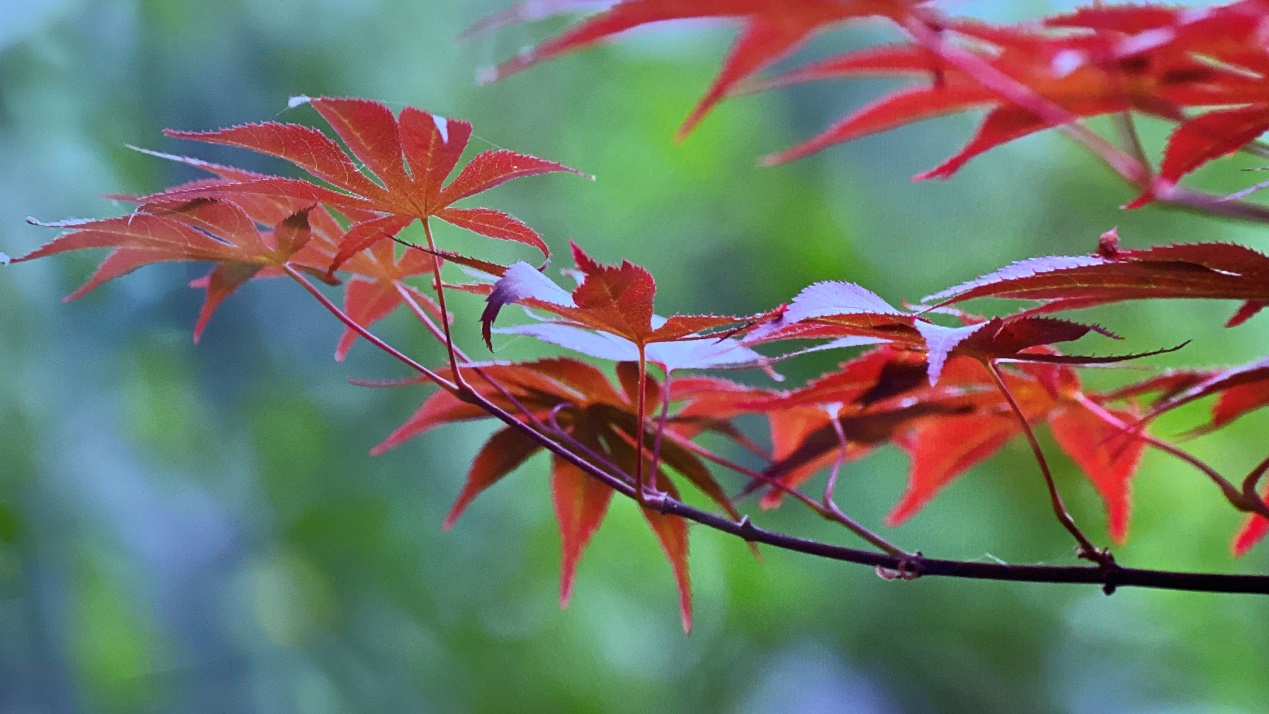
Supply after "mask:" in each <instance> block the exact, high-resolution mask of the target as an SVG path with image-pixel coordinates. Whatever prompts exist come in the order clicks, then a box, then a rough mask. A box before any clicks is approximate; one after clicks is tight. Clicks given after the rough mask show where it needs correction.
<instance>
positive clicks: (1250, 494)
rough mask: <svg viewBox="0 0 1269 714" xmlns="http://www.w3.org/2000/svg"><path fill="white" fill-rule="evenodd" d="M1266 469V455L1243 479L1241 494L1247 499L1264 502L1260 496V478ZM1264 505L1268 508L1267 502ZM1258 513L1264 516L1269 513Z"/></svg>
mask: <svg viewBox="0 0 1269 714" xmlns="http://www.w3.org/2000/svg"><path fill="white" fill-rule="evenodd" d="M1266 471H1269V457H1266V458H1265V460H1264V461H1261V462H1260V464H1259V465H1257V466H1256V468H1254V469H1252V470H1251V473H1249V474H1247V478H1245V479H1243V495H1244V496H1246V497H1247V498H1248V499H1250V500H1252V501H1258V502H1260V503H1261V504H1264V503H1265V502H1264V499H1262V498H1261V497H1260V480H1261V479H1262V478H1264V476H1265V472H1266ZM1265 506H1266V509H1269V504H1265ZM1260 515H1262V516H1264V517H1265V518H1269V513H1263V512H1262V513H1261V514H1260Z"/></svg>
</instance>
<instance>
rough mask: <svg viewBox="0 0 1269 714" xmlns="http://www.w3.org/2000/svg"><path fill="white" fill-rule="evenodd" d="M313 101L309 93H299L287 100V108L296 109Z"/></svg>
mask: <svg viewBox="0 0 1269 714" xmlns="http://www.w3.org/2000/svg"><path fill="white" fill-rule="evenodd" d="M311 101H313V98H312V97H310V96H308V95H307V94H297V95H295V96H294V97H291V98H290V99H288V100H286V108H287V109H294V108H296V107H302V106H304V105H305V104H308V103H309V102H311Z"/></svg>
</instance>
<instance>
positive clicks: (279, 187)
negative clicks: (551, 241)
mask: <svg viewBox="0 0 1269 714" xmlns="http://www.w3.org/2000/svg"><path fill="white" fill-rule="evenodd" d="M301 102H302V103H307V104H311V105H312V106H313V108H314V109H316V110H317V112H318V113H319V114H321V115H322V117H323V118H324V119H326V121H327V122H328V123H329V124H330V126H331V128H333V129H334V130H335V133H336V134H337V135H338V136H339V138H340V139H341V140H343V142H344V144H345V145H346V146H347V147H348V148H347V152H345V150H344V149H343V148H341V147H340V145H339V144H337V143H336V142H335V141H334V140H332V139H330V138H329V137H327V136H326V135H325V134H323V133H322V132H320V131H318V130H316V129H313V128H311V127H307V126H302V125H299V124H283V123H278V122H265V123H261V124H248V125H244V126H238V127H233V128H229V129H221V130H218V131H210V132H184V131H171V130H169V131H167V132H166V133H167V134H168V135H169V136H173V137H176V138H180V139H191V140H194V141H203V142H208V143H213V144H225V145H228V146H237V147H241V148H244V149H250V150H252V151H256V152H258V153H262V154H268V155H270V156H276V157H279V158H282V159H285V160H287V161H289V162H291V163H292V164H295V165H296V166H298V167H300V168H302V169H304V170H305V171H307V172H308V173H309V174H311V175H312V176H313V177H314V178H317V179H320V180H321V181H323V182H325V183H328V184H330V185H331V186H334V187H335V189H338V190H332V189H330V188H327V187H325V186H322V185H318V184H315V183H311V182H309V181H301V180H297V179H290V178H279V177H261V178H253V179H251V180H247V181H242V182H236V183H228V184H226V183H217V184H215V185H212V186H192V187H189V186H187V187H179V188H177V189H175V190H172V191H168V192H165V194H163V196H164V197H166V198H167V199H169V200H170V199H171V198H173V197H184V196H187V195H189V194H191V193H193V194H203V195H208V194H210V195H226V194H230V195H232V194H241V193H247V194H255V195H264V196H285V197H289V198H294V199H299V200H304V201H308V202H310V203H315V202H320V203H323V204H325V205H327V206H329V207H331V208H334V209H336V210H339V211H341V212H343V213H344V214H345V215H348V216H350V217H354V218H355V219H356V223H355V224H354V225H353V226H352V227H351V228H350V229H349V230H348V232H347V234H346V235H345V236H344V238H343V240H342V241H341V243H340V245H339V250H338V252H337V254H336V256H335V259H334V261H333V263H332V265H331V270H334V269H335V268H337V267H339V266H340V265H341V264H342V263H343V262H344V261H346V260H347V259H349V258H350V257H351V256H353V255H355V254H356V253H358V252H360V251H361V250H362V249H364V248H366V247H367V246H370V245H372V244H374V243H376V242H378V241H382V240H387V239H388V238H389V237H390V236H393V235H396V233H397V232H398V231H400V230H401V229H402V228H404V227H405V226H407V225H409V224H410V223H411V222H413V221H414V220H415V219H418V220H421V221H424V222H425V224H426V221H427V220H428V219H429V218H432V217H435V218H438V219H440V220H442V221H445V222H447V223H452V224H453V225H456V226H458V227H460V228H465V229H467V230H470V231H473V232H475V233H478V234H480V235H484V236H488V237H490V238H498V239H503V240H512V241H518V242H520V243H525V244H527V245H531V246H533V247H534V248H537V249H538V250H539V251H541V252H542V254H543V255H547V254H549V250H548V248H547V246H546V244H545V243H544V242H543V241H542V239H541V237H540V236H538V234H537V233H536V232H535V231H534V230H533V229H531V228H529V227H528V226H526V225H524V224H523V223H521V222H520V221H519V220H517V219H516V218H514V217H512V216H510V215H507V214H505V213H502V212H500V211H495V210H493V209H489V208H455V207H454V206H453V204H454V203H456V202H458V201H461V200H462V199H465V198H469V197H471V196H474V195H476V194H479V193H482V192H484V191H487V190H489V189H491V188H494V187H495V186H499V185H501V184H503V183H506V182H507V181H510V180H512V179H517V178H522V177H526V176H535V175H538V174H545V173H551V172H556V171H573V172H574V173H577V172H576V171H574V170H573V169H570V168H568V167H566V166H563V165H561V164H557V163H555V162H552V161H546V160H544V159H539V158H537V157H534V156H529V155H527V154H519V153H516V152H514V151H508V150H505V149H496V150H490V151H485V152H482V153H479V154H477V155H476V156H475V157H473V158H472V160H471V161H470V162H468V163H467V165H466V166H465V167H463V169H462V171H460V172H459V174H458V176H457V177H456V178H454V179H453V180H452V181H450V182H449V183H448V184H445V183H444V181H445V179H446V177H448V176H449V175H450V174H451V173H452V172H453V171H454V169H455V167H457V165H458V161H459V159H460V158H461V156H462V153H463V150H464V149H465V148H466V147H467V143H468V141H469V140H470V138H471V124H469V123H467V122H465V121H459V120H456V119H447V118H445V117H442V116H440V115H436V114H430V113H428V112H425V111H422V110H419V109H415V108H414V107H406V108H405V109H403V110H402V111H401V116H400V117H399V118H398V117H394V116H393V114H392V111H391V110H390V109H388V108H387V107H386V106H384V105H382V104H380V103H378V102H373V101H370V100H366V99H332V98H318V99H309V98H307V97H300V98H297V99H296V100H292V104H293V105H295V104H298V103H301ZM358 164H360V165H361V166H364V167H365V170H362V169H360V168H358Z"/></svg>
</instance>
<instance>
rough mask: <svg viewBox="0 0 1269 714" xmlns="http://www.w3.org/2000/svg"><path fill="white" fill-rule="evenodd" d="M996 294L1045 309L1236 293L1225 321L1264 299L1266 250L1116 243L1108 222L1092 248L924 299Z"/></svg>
mask: <svg viewBox="0 0 1269 714" xmlns="http://www.w3.org/2000/svg"><path fill="white" fill-rule="evenodd" d="M983 297H995V298H1012V299H1019V300H1038V301H1042V302H1043V305H1042V306H1041V307H1038V308H1035V309H1033V310H1031V311H1030V312H1031V313H1032V314H1036V313H1047V312H1057V311H1060V310H1070V309H1079V308H1085V307H1092V306H1094V305H1104V304H1108V303H1113V302H1120V301H1124V300H1143V299H1159V298H1208V299H1216V300H1243V301H1246V302H1245V304H1244V306H1243V307H1242V308H1241V309H1240V310H1239V311H1238V313H1237V314H1236V315H1235V316H1234V318H1232V319H1231V320H1230V322H1229V323H1228V324H1229V325H1230V326H1235V325H1238V324H1240V323H1242V322H1244V321H1246V320H1247V319H1249V318H1251V317H1252V315H1254V314H1255V313H1256V312H1258V311H1259V310H1260V309H1261V308H1262V307H1263V306H1264V304H1265V301H1266V300H1267V299H1269V257H1267V256H1265V255H1264V254H1262V253H1259V252H1257V251H1254V250H1252V249H1251V248H1247V247H1245V246H1241V245H1236V244H1232V243H1189V244H1181V245H1170V246H1156V247H1153V248H1147V249H1144V250H1125V249H1121V248H1120V247H1119V236H1118V233H1117V232H1116V231H1114V230H1111V231H1108V232H1106V233H1105V234H1103V235H1102V238H1101V242H1100V245H1099V247H1098V250H1097V252H1096V253H1094V254H1093V255H1081V256H1050V257H1045V258H1028V259H1027V260H1021V261H1018V262H1016V263H1013V264H1011V265H1008V266H1006V267H1004V268H1002V269H1000V270H998V271H996V272H994V273H990V274H988V275H984V276H982V277H980V278H975V279H974V280H971V281H969V282H966V283H962V284H961V285H957V286H956V287H953V288H948V289H947V290H944V291H942V292H939V293H935V294H934V295H930V296H928V297H926V298H925V299H924V301H923V302H926V303H934V304H935V305H936V306H944V305H952V304H956V303H960V302H964V301H966V300H972V299H974V298H983Z"/></svg>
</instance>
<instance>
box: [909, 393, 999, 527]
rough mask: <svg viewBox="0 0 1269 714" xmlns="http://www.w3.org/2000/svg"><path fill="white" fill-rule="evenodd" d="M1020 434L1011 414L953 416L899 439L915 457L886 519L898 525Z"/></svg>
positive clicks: (931, 423) (936, 421) (917, 429)
mask: <svg viewBox="0 0 1269 714" xmlns="http://www.w3.org/2000/svg"><path fill="white" fill-rule="evenodd" d="M1019 433H1021V427H1020V425H1019V424H1018V421H1017V420H1016V419H1014V418H1013V416H1012V415H1008V414H986V415H977V414H971V415H965V416H953V417H950V418H947V419H938V420H932V421H930V422H929V423H928V424H926V425H924V426H919V427H917V428H915V429H913V430H912V431H910V432H909V433H908V434H907V435H905V436H904V437H903V438H902V439H901V440H900V441H899V445H900V446H901V447H903V449H904V450H905V451H907V452H908V453H909V454H910V455H911V457H912V468H911V470H910V471H909V474H908V488H907V490H906V491H905V492H904V494H903V498H902V499H900V501H899V503H898V504H897V505H896V506H895V507H894V510H892V511H891V512H890V515H889V516H888V517H887V519H886V521H887V523H889V524H890V525H892V526H897V525H899V524H901V523H903V522H904V521H906V520H908V519H909V518H911V517H912V515H913V514H914V513H916V512H917V511H918V510H920V509H921V507H922V506H924V505H925V504H926V503H927V502H928V501H929V500H930V499H931V498H933V497H934V496H935V494H937V493H938V492H939V491H940V490H942V489H943V487H944V486H946V485H947V484H949V483H951V482H952V481H954V480H955V479H956V477H957V476H960V475H961V474H962V473H964V472H965V471H967V470H968V469H969V468H970V467H972V466H974V465H975V464H978V463H980V462H982V461H984V460H986V459H987V458H989V457H990V456H991V455H992V454H994V453H996V452H997V451H999V450H1000V448H1001V447H1002V446H1004V445H1005V444H1006V443H1007V442H1008V441H1009V440H1010V439H1012V438H1013V437H1014V436H1015V435H1017V434H1019Z"/></svg>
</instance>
